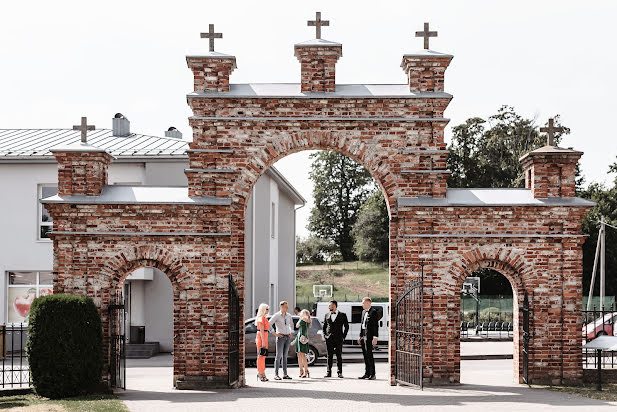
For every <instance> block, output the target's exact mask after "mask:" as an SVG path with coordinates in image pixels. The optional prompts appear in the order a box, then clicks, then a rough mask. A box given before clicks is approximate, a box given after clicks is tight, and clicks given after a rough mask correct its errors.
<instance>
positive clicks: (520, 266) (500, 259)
mask: <svg viewBox="0 0 617 412" xmlns="http://www.w3.org/2000/svg"><path fill="white" fill-rule="evenodd" d="M521 252H522V251H517V250H516V249H509V248H504V247H495V246H485V247H477V248H474V249H472V250H470V251H467V252H464V253H462V254H461V255H460V256H459V257H458V259H455V260H454V261H453V262H452V264H451V266H450V270H449V274H450V276H451V277H452V279H453V280H454V287H455V290H460V289H461V287H462V285H463V282H464V281H465V279H466V278H467V277H468V276H471V275H472V273H473V272H475V271H476V270H478V269H483V268H487V269H493V270H495V271H497V272H499V273H501V274H502V275H503V276H505V277H506V279H508V281H509V282H510V285H511V286H512V292H513V293H514V296H516V297H517V299H522V298H523V295H524V293H525V290H526V289H525V277H526V276H528V275H530V274H531V273H533V265H532V264H531V263H530V262H528V261H527V260H526V259H525V257H524V256H523V254H522V253H521Z"/></svg>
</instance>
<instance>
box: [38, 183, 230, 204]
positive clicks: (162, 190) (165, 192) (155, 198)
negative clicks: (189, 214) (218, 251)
mask: <svg viewBox="0 0 617 412" xmlns="http://www.w3.org/2000/svg"><path fill="white" fill-rule="evenodd" d="M41 203H77V204H88V205H90V204H132V203H139V204H184V205H229V204H231V199H226V198H217V197H213V196H203V197H189V190H188V187H178V186H121V185H107V186H104V187H103V191H102V192H101V194H100V195H99V196H85V195H78V196H59V195H55V196H51V197H47V198H45V199H42V200H41Z"/></svg>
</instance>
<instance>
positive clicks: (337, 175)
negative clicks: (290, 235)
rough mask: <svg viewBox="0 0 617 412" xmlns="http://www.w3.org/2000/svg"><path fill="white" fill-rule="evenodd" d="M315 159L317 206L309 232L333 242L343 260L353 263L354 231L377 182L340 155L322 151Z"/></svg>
mask: <svg viewBox="0 0 617 412" xmlns="http://www.w3.org/2000/svg"><path fill="white" fill-rule="evenodd" d="M311 158H312V159H313V163H312V164H311V172H310V178H311V180H312V181H313V185H314V186H313V197H314V198H315V206H313V209H312V210H311V214H310V217H309V224H308V229H309V230H310V231H311V232H312V233H313V234H315V235H316V236H318V237H320V238H323V239H328V240H331V241H332V242H333V243H334V244H335V245H336V246H337V248H338V249H339V251H340V253H341V257H342V258H343V260H345V261H349V260H353V259H354V258H355V255H354V252H353V238H352V236H351V230H352V227H353V225H354V223H355V222H356V218H357V215H358V211H359V210H360V206H362V203H364V200H366V198H367V196H368V194H369V193H371V192H372V190H373V189H374V182H373V179H372V177H371V175H370V174H369V172H368V171H367V170H366V169H364V168H363V167H362V166H360V165H359V164H357V163H356V162H354V161H353V160H351V159H349V158H348V157H346V156H343V155H341V154H339V153H336V152H330V151H322V152H317V153H314V154H312V155H311Z"/></svg>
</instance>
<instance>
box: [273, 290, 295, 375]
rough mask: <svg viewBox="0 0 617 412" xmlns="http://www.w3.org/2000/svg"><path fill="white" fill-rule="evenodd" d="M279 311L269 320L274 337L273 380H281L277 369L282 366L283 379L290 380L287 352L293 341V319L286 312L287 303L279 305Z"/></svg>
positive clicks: (283, 302)
mask: <svg viewBox="0 0 617 412" xmlns="http://www.w3.org/2000/svg"><path fill="white" fill-rule="evenodd" d="M280 307H281V310H280V311H278V312H276V313H275V314H274V316H272V317H271V318H270V332H272V333H274V336H276V358H275V359H274V379H275V380H277V381H280V380H281V377H280V376H279V367H280V366H281V363H282V364H283V379H291V377H290V376H289V375H288V374H287V352H289V345H290V344H291V340H292V339H293V330H294V329H293V319H292V317H291V314H289V313H288V312H287V309H289V304H288V303H287V301H285V300H284V301H282V302H281V303H280Z"/></svg>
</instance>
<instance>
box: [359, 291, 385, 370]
mask: <svg viewBox="0 0 617 412" xmlns="http://www.w3.org/2000/svg"><path fill="white" fill-rule="evenodd" d="M371 303H372V302H371V298H368V297H366V298H364V299H362V307H363V308H364V310H363V311H362V318H361V323H360V339H358V343H359V344H360V345H361V346H362V356H364V375H362V376H360V377H359V378H358V379H368V380H375V379H376V378H375V358H373V346H375V345H377V335H378V334H379V318H380V314H379V312H378V311H377V309H375V308H373V307H371Z"/></svg>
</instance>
